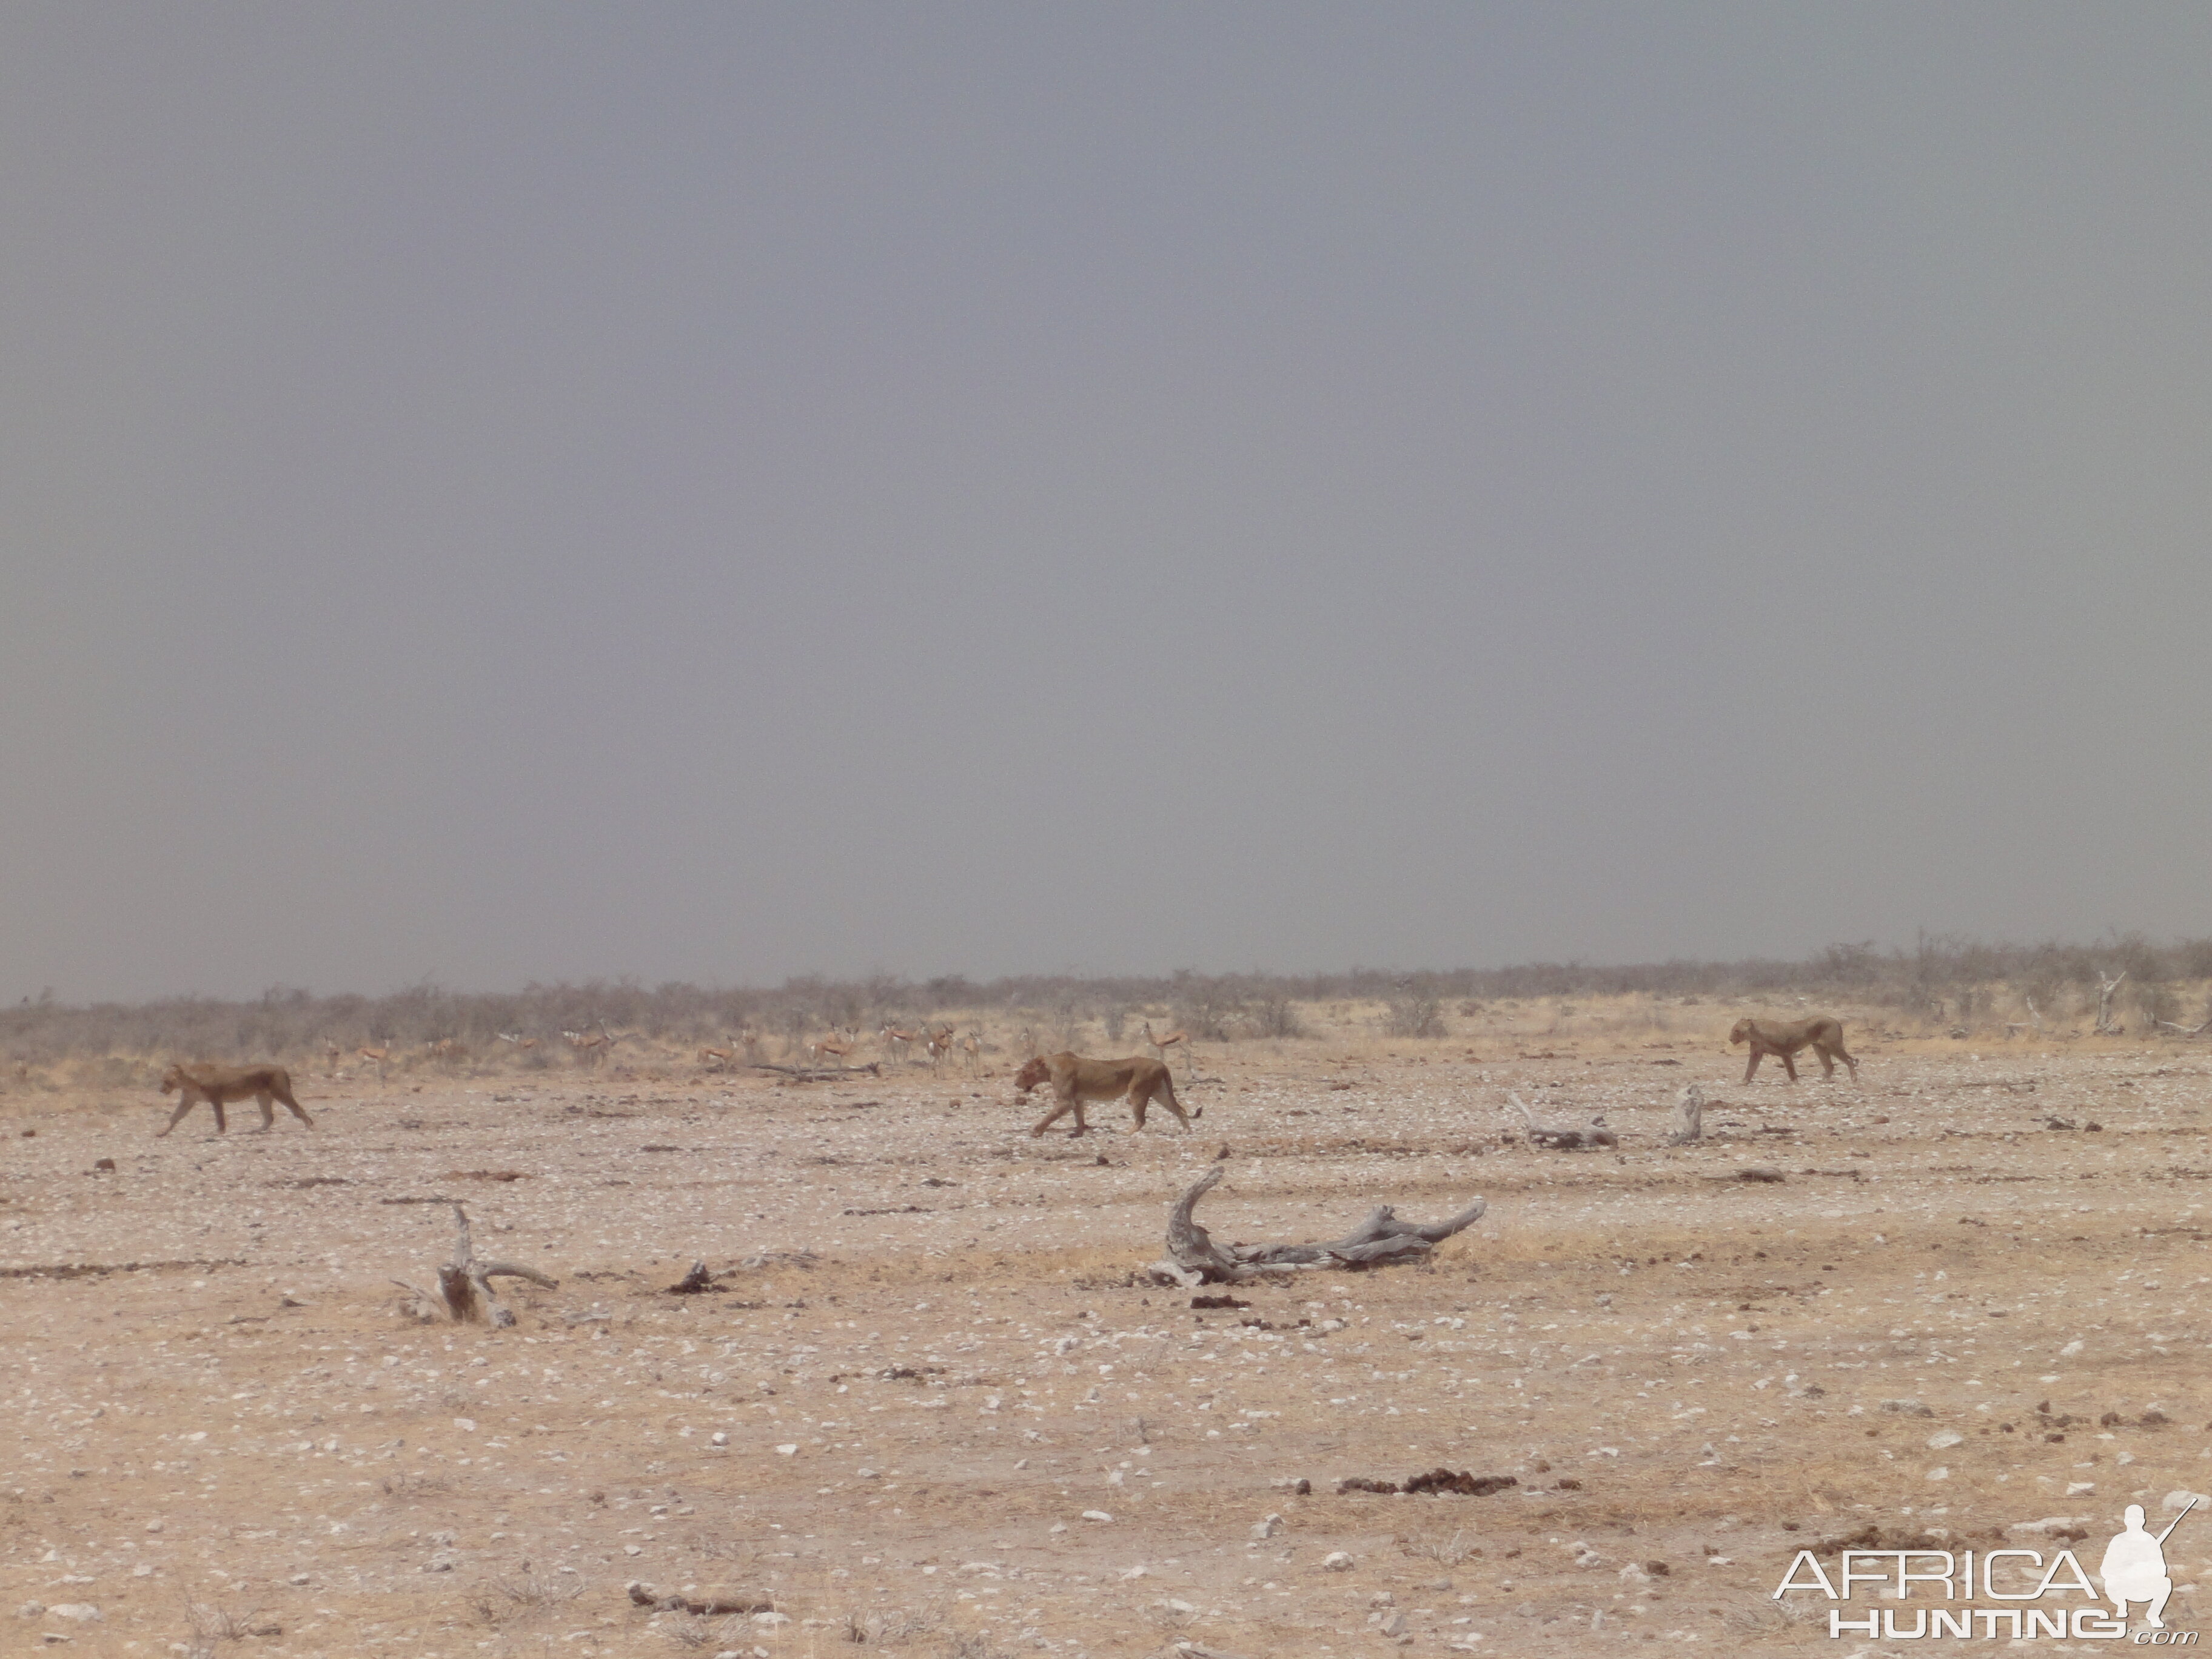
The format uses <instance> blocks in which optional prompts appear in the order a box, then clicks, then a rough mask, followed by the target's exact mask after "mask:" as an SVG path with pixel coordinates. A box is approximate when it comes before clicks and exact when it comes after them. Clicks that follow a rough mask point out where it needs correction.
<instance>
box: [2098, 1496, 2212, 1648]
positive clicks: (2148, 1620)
mask: <svg viewBox="0 0 2212 1659" xmlns="http://www.w3.org/2000/svg"><path fill="white" fill-rule="evenodd" d="M2196 1507H2197V1500H2196V1499H2195V1498H2191V1499H2190V1500H2189V1501H2188V1502H2187V1503H2186V1504H2183V1505H2182V1506H2181V1514H2180V1515H2177V1516H2174V1517H2173V1520H2172V1522H2171V1523H2170V1524H2169V1525H2168V1526H2167V1527H2166V1530H2165V1531H2164V1532H2162V1533H2160V1534H2159V1535H2158V1536H2157V1537H2155V1538H2154V1537H2152V1536H2151V1535H2150V1534H2148V1533H2147V1532H2145V1531H2144V1530H2143V1512H2142V1504H2129V1505H2128V1508H2127V1513H2126V1514H2125V1515H2124V1516H2122V1517H2121V1519H2122V1520H2123V1521H2124V1522H2126V1529H2125V1530H2124V1531H2123V1532H2119V1533H2117V1534H2114V1535H2113V1538H2112V1542H2111V1543H2109V1544H2107V1545H2106V1546H2105V1559H2103V1560H2102V1561H2101V1562H2100V1563H2098V1565H2097V1577H2099V1578H2100V1579H2102V1580H2103V1581H2104V1585H2105V1599H2106V1601H2110V1602H2111V1603H2112V1612H2113V1613H2114V1614H2115V1615H2116V1616H2117V1617H2118V1619H2120V1620H2122V1621H2123V1622H2125V1620H2126V1619H2127V1616H2128V1603H2129V1602H2130V1601H2148V1602H2149V1603H2150V1610H2149V1611H2148V1613H2144V1614H2143V1622H2144V1623H2145V1624H2147V1625H2148V1626H2150V1627H2151V1628H2152V1629H2153V1630H2164V1629H2165V1628H2166V1620H2163V1619H2161V1618H2160V1617H2159V1615H2160V1613H2164V1612H2165V1611H2166V1597H2167V1596H2169V1595H2172V1594H2173V1580H2172V1579H2171V1578H2169V1577H2166V1540H2167V1539H2168V1538H2170V1537H2172V1534H2173V1528H2175V1527H2178V1526H2179V1525H2180V1524H2181V1522H2182V1520H2183V1518H2184V1517H2185V1516H2187V1515H2188V1513H2189V1511H2190V1510H2193V1509H2195V1508H2196Z"/></svg>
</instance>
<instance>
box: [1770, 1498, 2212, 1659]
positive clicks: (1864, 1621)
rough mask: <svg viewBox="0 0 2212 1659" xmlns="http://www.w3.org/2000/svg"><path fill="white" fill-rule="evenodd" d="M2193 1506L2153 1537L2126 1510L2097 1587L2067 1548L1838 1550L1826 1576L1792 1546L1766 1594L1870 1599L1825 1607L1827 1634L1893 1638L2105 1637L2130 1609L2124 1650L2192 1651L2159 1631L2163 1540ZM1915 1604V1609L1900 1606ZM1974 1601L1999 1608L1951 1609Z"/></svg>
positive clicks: (2189, 1640) (2123, 1623)
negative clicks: (2134, 1617) (2135, 1621)
mask: <svg viewBox="0 0 2212 1659" xmlns="http://www.w3.org/2000/svg"><path fill="white" fill-rule="evenodd" d="M2199 1501H2200V1500H2199V1499H2197V1498H2194V1497H2191V1498H2190V1500H2189V1501H2188V1502H2187V1503H2186V1504H2184V1505H2183V1506H2182V1510H2181V1513H2180V1514H2179V1515H2177V1516H2174V1517H2173V1519H2172V1521H2171V1522H2168V1523H2167V1524H2166V1530H2165V1531H2164V1532H2160V1533H2155V1534H2154V1533H2152V1532H2149V1531H2148V1530H2146V1529H2145V1528H2144V1526H2143V1510H2142V1504H2129V1505H2128V1507H2127V1510H2126V1512H2125V1513H2124V1515H2123V1516H2122V1517H2121V1522H2122V1524H2121V1529H2120V1530H2119V1531H2118V1532H2117V1533H2115V1534H2112V1542H2111V1543H2109V1544H2107V1545H2106V1547H2105V1553H2104V1556H2103V1559H2100V1561H2099V1562H2098V1564H2097V1582H2096V1583H2093V1582H2092V1581H2091V1579H2090V1577H2089V1575H2088V1574H2087V1572H2086V1571H2083V1570H2082V1566H2081V1562H2080V1561H2079V1560H2077V1559H2075V1555H2074V1552H2073V1551H2072V1550H2070V1549H2059V1550H2056V1551H2053V1552H2051V1555H2050V1559H2048V1560H2046V1559H2045V1554H2044V1552H2042V1551H2040V1550H2032V1549H1996V1550H1986V1551H1975V1550H1943V1549H1888V1550H1882V1549H1872V1550H1853V1549H1847V1550H1844V1552H1843V1553H1842V1559H1841V1560H1840V1561H1839V1562H1838V1564H1837V1571H1836V1574H1835V1576H1834V1577H1830V1576H1829V1572H1828V1569H1827V1568H1826V1567H1824V1566H1822V1565H1821V1564H1820V1559H1819V1558H1818V1557H1817V1556H1815V1555H1814V1553H1813V1552H1812V1551H1811V1550H1799V1551H1798V1552H1797V1555H1796V1559H1795V1560H1793V1561H1791V1562H1790V1571H1787V1572H1785V1573H1784V1574H1783V1575H1782V1583H1780V1584H1779V1585H1778V1586H1777V1587H1776V1588H1775V1591H1774V1599H1775V1600H1776V1601H1781V1600H1783V1599H1784V1597H1786V1596H1788V1595H1791V1594H1792V1593H1795V1592H1807V1593H1810V1594H1813V1595H1822V1596H1826V1598H1827V1599H1828V1600H1829V1601H1843V1602H1848V1601H1852V1600H1853V1599H1854V1596H1855V1595H1871V1596H1872V1597H1875V1598H1878V1599H1879V1600H1881V1601H1884V1602H1886V1603H1887V1604H1888V1605H1886V1606H1882V1607H1863V1608H1858V1607H1855V1608H1853V1609H1852V1610H1851V1612H1850V1613H1845V1612H1844V1609H1843V1608H1842V1607H1830V1608H1829V1609H1828V1634H1829V1635H1830V1636H1831V1637H1839V1636H1844V1635H1847V1634H1848V1635H1851V1636H1864V1637H1873V1638H1886V1639H1888V1640H1892V1641H1898V1640H1903V1641H1911V1640H1916V1639H1923V1638H1929V1637H1941V1636H1964V1637H1974V1638H1979V1639H1980V1640H1983V1641H1993V1640H1995V1639H1996V1638H1998V1637H2000V1636H2003V1637H2008V1638H2011V1639H2012V1640H2014V1641H2015V1642H2018V1641H2024V1640H2032V1639H2033V1638H2036V1637H2039V1636H2050V1637H2058V1638H2073V1639H2075V1640H2077V1641H2081V1640H2088V1641H2097V1640H2105V1641H2112V1640H2115V1639H2119V1638H2126V1637H2127V1634H2128V1608H2129V1607H2130V1605H2139V1606H2141V1607H2142V1608H2143V1622H2142V1628H2140V1629H2139V1630H2137V1631H2136V1634H2135V1637H2134V1638H2133V1643H2132V1645H2135V1646H2137V1647H2194V1646H2195V1645H2196V1644H2197V1632H2195V1631H2168V1630H2167V1629H2166V1619H2165V1613H2166V1600H2167V1598H2168V1597H2170V1596H2171V1595H2172V1594H2173V1580H2172V1577H2169V1576H2168V1575H2167V1572H2166V1540H2167V1539H2168V1538H2170V1537H2171V1536H2172V1534H2173V1529H2174V1528H2176V1527H2178V1526H2179V1525H2180V1524H2181V1523H2182V1522H2183V1521H2184V1520H2185V1519H2186V1518H2187V1517H2188V1515H2189V1512H2190V1510H2193V1509H2195V1508H2196V1507H2197V1504H2198V1502H2199ZM2099 1583H2101V1584H2102V1586H2103V1594H2102V1595H2101V1596H2100V1595H2099V1593H2098V1585H2099ZM2069 1595H2074V1596H2078V1597H2080V1598H2081V1600H2080V1601H2079V1602H2077V1603H2075V1604H2074V1605H2071V1606H2069V1605H2067V1604H2066V1603H2065V1601H2064V1600H2063V1598H2064V1597H2066V1596H2069ZM1915 1599H1917V1600H1919V1601H1921V1603H1922V1605H1921V1606H1919V1607H1905V1606H1902V1605H1899V1604H1902V1603H1907V1602H1910V1601H1913V1600H1915ZM1974 1601H1992V1602H1996V1603H1997V1604H1998V1605H1996V1606H1994V1607H1973V1606H1962V1605H1960V1604H1961V1603H1966V1602H1974ZM2100 1601H2109V1602H2111V1603H2112V1611H2111V1612H2109V1613H2107V1612H2106V1610H2105V1608H2104V1607H2101V1606H2100V1605H2099V1603H2100ZM1930 1603H1933V1604H1934V1605H1930ZM2007 1603H2009V1604H2010V1605H2006V1604H2007ZM1906 1620H1910V1623H1909V1624H1908V1623H1907V1622H1905V1621H1906Z"/></svg>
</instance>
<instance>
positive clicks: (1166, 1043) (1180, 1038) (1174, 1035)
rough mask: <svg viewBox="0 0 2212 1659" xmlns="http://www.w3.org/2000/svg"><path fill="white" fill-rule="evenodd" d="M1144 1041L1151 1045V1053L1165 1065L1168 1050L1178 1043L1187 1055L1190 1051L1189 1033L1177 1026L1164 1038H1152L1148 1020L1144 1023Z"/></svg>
mask: <svg viewBox="0 0 2212 1659" xmlns="http://www.w3.org/2000/svg"><path fill="white" fill-rule="evenodd" d="M1145 1041H1146V1042H1149V1043H1151V1044H1152V1053H1153V1054H1156V1055H1158V1057H1159V1059H1160V1061H1161V1063H1162V1064H1165V1063H1166V1060H1167V1057H1168V1050H1169V1049H1170V1048H1174V1047H1175V1046H1176V1043H1178V1042H1180V1043H1182V1045H1183V1050H1184V1052H1185V1053H1188V1052H1189V1049H1190V1033H1189V1032H1188V1031H1186V1030H1182V1027H1180V1026H1178V1027H1176V1029H1175V1030H1172V1031H1170V1032H1169V1033H1168V1034H1167V1035H1166V1036H1153V1035H1152V1021H1150V1020H1149V1019H1148V1020H1146V1022H1145Z"/></svg>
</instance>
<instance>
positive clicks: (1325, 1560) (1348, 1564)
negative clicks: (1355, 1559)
mask: <svg viewBox="0 0 2212 1659" xmlns="http://www.w3.org/2000/svg"><path fill="white" fill-rule="evenodd" d="M1321 1566H1322V1571H1323V1572H1350V1571H1352V1558H1351V1556H1349V1555H1347V1554H1346V1553H1345V1552H1344V1551H1342V1550H1331V1551H1330V1552H1329V1553H1328V1554H1327V1555H1324V1556H1323V1557H1322V1559H1321Z"/></svg>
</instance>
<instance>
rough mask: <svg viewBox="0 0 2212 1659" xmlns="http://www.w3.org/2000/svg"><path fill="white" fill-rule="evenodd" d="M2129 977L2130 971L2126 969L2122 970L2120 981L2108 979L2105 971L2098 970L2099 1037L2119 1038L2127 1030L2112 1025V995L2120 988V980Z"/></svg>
mask: <svg viewBox="0 0 2212 1659" xmlns="http://www.w3.org/2000/svg"><path fill="white" fill-rule="evenodd" d="M2127 976H2128V970H2127V969H2124V968H2123V969H2120V978H2119V979H2106V977H2105V970H2104V969H2101V968H2100V969H2098V970H2097V1028H2096V1029H2097V1035H2098V1036H2120V1035H2121V1034H2122V1033H2123V1032H2124V1030H2126V1029H2127V1028H2126V1027H2124V1026H2120V1025H2115V1024H2112V993H2113V992H2115V991H2117V990H2118V989H2119V988H2120V980H2124V979H2125V978H2126V977H2127Z"/></svg>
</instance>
